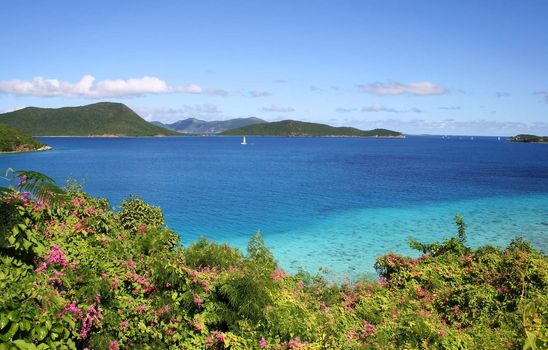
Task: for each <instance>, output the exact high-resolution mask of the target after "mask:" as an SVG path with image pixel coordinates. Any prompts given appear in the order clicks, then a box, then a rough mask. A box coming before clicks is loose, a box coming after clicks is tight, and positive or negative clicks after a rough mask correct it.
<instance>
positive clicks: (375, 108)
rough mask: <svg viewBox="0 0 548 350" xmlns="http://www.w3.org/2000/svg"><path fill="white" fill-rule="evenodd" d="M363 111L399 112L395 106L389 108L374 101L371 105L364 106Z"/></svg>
mask: <svg viewBox="0 0 548 350" xmlns="http://www.w3.org/2000/svg"><path fill="white" fill-rule="evenodd" d="M362 112H390V113H398V111H397V110H395V109H394V108H388V107H385V106H383V105H381V104H379V103H373V104H372V105H370V106H367V107H363V108H362Z"/></svg>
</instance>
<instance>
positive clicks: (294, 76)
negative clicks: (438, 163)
mask: <svg viewBox="0 0 548 350" xmlns="http://www.w3.org/2000/svg"><path fill="white" fill-rule="evenodd" d="M547 18H548V2H546V1H443V0H437V1H299V0H293V1H279V0H278V1H194V2H187V1H131V2H130V1H127V2H122V1H90V2H88V3H81V2H76V1H55V0H53V1H4V2H3V3H2V20H1V21H0V48H1V51H2V54H1V55H0V111H3V112H5V111H10V110H14V109H17V108H21V107H26V106H40V107H61V106H75V105H83V104H88V103H94V102H99V101H117V102H123V103H125V104H127V105H129V106H130V107H131V108H133V109H134V110H135V111H137V112H138V113H139V114H140V115H141V116H143V117H144V118H146V119H148V120H160V121H164V122H173V121H176V120H179V119H184V118H187V117H196V118H200V119H205V120H217V119H229V118H235V117H249V116H255V117H260V118H263V119H265V120H267V121H275V120H283V119H298V120H305V121H313V122H321V123H328V124H331V125H337V126H341V125H350V126H355V127H358V128H362V129H371V128H376V127H387V128H391V129H395V130H400V131H404V132H407V133H414V134H419V133H432V134H463V135H468V134H469V135H510V134H515V133H521V132H529V133H537V134H548V20H547Z"/></svg>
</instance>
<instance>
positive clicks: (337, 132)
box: [220, 120, 403, 137]
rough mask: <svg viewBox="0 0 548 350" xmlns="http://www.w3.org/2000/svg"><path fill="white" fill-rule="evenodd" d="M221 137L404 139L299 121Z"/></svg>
mask: <svg viewBox="0 0 548 350" xmlns="http://www.w3.org/2000/svg"><path fill="white" fill-rule="evenodd" d="M220 135H237V136H248V135H249V136H347V137H403V134H402V133H400V132H397V131H392V130H386V129H374V130H367V131H364V130H360V129H356V128H351V127H333V126H330V125H326V124H318V123H308V122H301V121H297V120H282V121H280V122H272V123H262V124H253V125H248V126H244V127H242V128H237V129H232V130H227V131H225V132H222V133H220Z"/></svg>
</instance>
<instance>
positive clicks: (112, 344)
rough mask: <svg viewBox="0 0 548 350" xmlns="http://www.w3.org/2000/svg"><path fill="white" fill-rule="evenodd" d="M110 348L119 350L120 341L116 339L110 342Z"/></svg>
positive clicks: (110, 349) (109, 349)
mask: <svg viewBox="0 0 548 350" xmlns="http://www.w3.org/2000/svg"><path fill="white" fill-rule="evenodd" d="M108 350H118V342H117V341H116V340H113V341H111V342H110V343H109V344H108Z"/></svg>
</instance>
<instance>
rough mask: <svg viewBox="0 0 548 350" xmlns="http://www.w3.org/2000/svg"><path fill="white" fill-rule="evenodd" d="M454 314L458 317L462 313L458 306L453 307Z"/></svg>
mask: <svg viewBox="0 0 548 350" xmlns="http://www.w3.org/2000/svg"><path fill="white" fill-rule="evenodd" d="M453 313H454V314H455V316H458V315H459V313H460V308H459V306H458V305H455V306H454V307H453Z"/></svg>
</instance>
